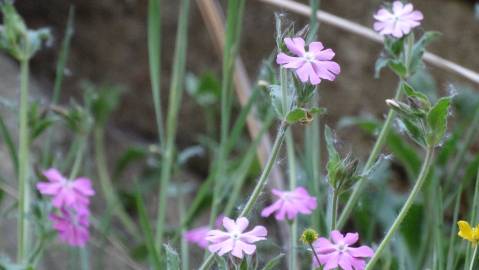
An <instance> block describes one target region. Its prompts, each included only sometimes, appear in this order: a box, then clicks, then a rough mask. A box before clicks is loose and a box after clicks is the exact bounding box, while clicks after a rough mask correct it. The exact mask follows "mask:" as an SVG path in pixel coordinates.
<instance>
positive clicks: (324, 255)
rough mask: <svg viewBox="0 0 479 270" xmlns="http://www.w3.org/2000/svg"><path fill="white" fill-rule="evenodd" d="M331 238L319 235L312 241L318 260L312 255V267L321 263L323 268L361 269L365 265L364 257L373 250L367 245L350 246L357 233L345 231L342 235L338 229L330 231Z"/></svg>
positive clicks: (328, 269) (324, 269) (368, 255)
mask: <svg viewBox="0 0 479 270" xmlns="http://www.w3.org/2000/svg"><path fill="white" fill-rule="evenodd" d="M330 236H331V240H332V241H330V240H328V239H326V238H324V237H320V238H319V239H318V240H316V241H315V242H314V243H313V248H314V252H316V254H317V255H318V258H319V262H318V261H317V259H315V256H313V265H314V267H319V265H323V266H324V268H323V270H330V269H336V268H337V267H341V268H342V269H344V270H352V269H354V270H363V269H364V268H365V266H366V263H365V261H364V258H367V257H372V256H373V255H374V251H373V250H372V249H371V248H370V247H368V246H360V247H351V246H352V245H354V244H355V243H356V242H357V241H358V239H359V235H358V233H347V234H346V236H343V235H342V234H341V233H340V232H339V231H332V232H331V234H330Z"/></svg>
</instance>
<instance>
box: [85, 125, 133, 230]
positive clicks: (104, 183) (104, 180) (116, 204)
mask: <svg viewBox="0 0 479 270" xmlns="http://www.w3.org/2000/svg"><path fill="white" fill-rule="evenodd" d="M94 137H95V138H94V139H95V158H96V160H95V162H96V167H97V170H98V178H99V180H100V186H101V189H102V192H103V195H104V196H105V199H106V201H107V205H108V208H109V209H112V211H113V212H114V213H115V214H116V215H117V216H118V218H119V219H120V221H121V222H122V223H123V225H124V226H125V228H126V230H127V231H128V232H129V233H130V234H132V235H133V236H135V235H137V234H136V233H137V230H136V225H135V223H134V222H133V221H132V220H131V218H130V216H129V215H128V213H126V211H125V208H124V207H123V204H122V203H121V201H120V199H119V198H118V197H117V194H116V191H115V188H114V187H113V183H112V182H111V177H110V173H109V172H108V166H107V162H106V156H105V145H104V129H103V128H102V127H96V128H95V130H94Z"/></svg>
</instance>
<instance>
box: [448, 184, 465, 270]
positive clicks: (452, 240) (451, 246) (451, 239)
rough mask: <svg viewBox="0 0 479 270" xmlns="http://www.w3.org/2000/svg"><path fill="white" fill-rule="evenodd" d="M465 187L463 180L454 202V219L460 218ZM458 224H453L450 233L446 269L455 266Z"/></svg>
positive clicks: (450, 269) (449, 269)
mask: <svg viewBox="0 0 479 270" xmlns="http://www.w3.org/2000/svg"><path fill="white" fill-rule="evenodd" d="M463 187H464V184H463V182H461V184H460V185H459V188H458V189H459V192H458V193H457V195H456V202H455V204H454V212H453V215H452V216H453V218H452V220H458V218H459V208H460V205H461V197H462V189H463ZM456 238H457V236H456V226H451V231H450V233H449V245H448V246H449V250H448V252H447V266H446V270H452V269H453V267H454V260H455V258H454V251H455V249H454V243H455V241H456Z"/></svg>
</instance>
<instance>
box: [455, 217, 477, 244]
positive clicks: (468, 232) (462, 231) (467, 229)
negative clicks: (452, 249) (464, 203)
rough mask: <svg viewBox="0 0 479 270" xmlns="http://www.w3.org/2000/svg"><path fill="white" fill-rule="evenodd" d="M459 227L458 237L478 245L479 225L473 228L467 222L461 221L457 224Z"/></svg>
mask: <svg viewBox="0 0 479 270" xmlns="http://www.w3.org/2000/svg"><path fill="white" fill-rule="evenodd" d="M457 226H459V232H458V233H457V235H459V236H460V237H462V238H463V239H464V240H467V241H470V242H471V243H472V244H473V245H476V244H477V241H478V240H479V224H478V225H476V227H471V225H470V224H469V223H468V222H467V221H464V220H460V221H458V222H457Z"/></svg>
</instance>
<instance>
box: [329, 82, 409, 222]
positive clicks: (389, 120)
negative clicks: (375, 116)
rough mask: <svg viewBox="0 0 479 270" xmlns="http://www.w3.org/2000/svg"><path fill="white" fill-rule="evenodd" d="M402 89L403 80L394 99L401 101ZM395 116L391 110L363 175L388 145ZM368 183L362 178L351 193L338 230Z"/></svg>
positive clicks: (340, 218)
mask: <svg viewBox="0 0 479 270" xmlns="http://www.w3.org/2000/svg"><path fill="white" fill-rule="evenodd" d="M401 88H402V79H401V80H400V81H399V83H398V86H397V89H396V94H395V95H394V99H399V98H400V97H401ZM395 115H396V112H394V111H393V110H392V109H390V110H389V112H388V116H387V118H386V121H385V122H384V125H383V127H382V129H381V133H379V137H378V138H377V140H376V143H375V144H374V146H373V150H372V151H371V154H370V155H369V158H368V161H367V162H366V165H364V168H363V172H362V174H364V173H366V172H367V171H368V170H369V169H371V167H372V166H373V165H374V163H375V162H376V159H377V157H378V156H379V153H380V152H381V149H382V148H383V146H384V144H385V143H386V138H387V136H388V134H389V130H390V129H391V125H392V123H393V119H394V117H395ZM366 181H367V179H366V177H362V178H361V179H360V180H359V181H358V183H357V184H356V185H355V187H354V190H353V193H351V195H350V196H349V199H348V202H347V203H346V206H345V207H344V209H343V211H342V212H341V216H340V217H339V220H338V223H337V227H338V228H342V227H343V226H344V225H345V223H346V221H347V219H348V218H349V215H350V214H351V212H352V210H353V208H354V207H355V206H356V203H357V201H358V199H359V196H360V195H361V193H362V192H363V189H364V187H365V185H366Z"/></svg>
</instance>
